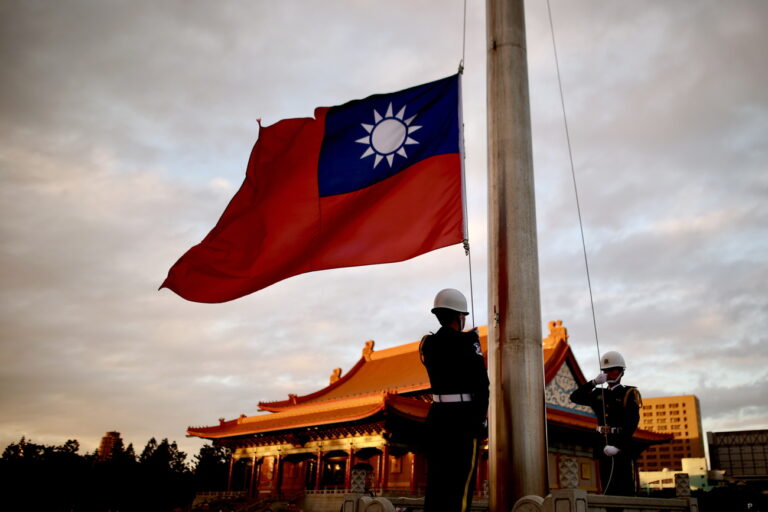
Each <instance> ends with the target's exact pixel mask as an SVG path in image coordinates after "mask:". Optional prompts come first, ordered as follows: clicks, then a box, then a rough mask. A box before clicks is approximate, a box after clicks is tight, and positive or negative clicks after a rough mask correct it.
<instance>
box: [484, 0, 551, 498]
mask: <svg viewBox="0 0 768 512" xmlns="http://www.w3.org/2000/svg"><path fill="white" fill-rule="evenodd" d="M524 16H525V15H524V6H523V0H487V1H486V19H487V21H486V23H487V35H486V37H487V52H488V53H487V92H488V95H487V96H488V99H487V102H488V113H487V116H488V236H489V241H488V246H489V248H488V254H489V256H488V259H489V269H488V270H489V286H488V293H489V297H488V299H489V300H488V308H489V311H488V319H489V338H488V340H489V350H488V353H489V375H490V378H491V406H490V420H491V421H490V424H489V430H490V432H489V434H490V448H489V463H490V476H489V478H490V486H491V496H490V510H491V511H493V512H507V511H509V510H511V509H512V507H513V505H514V503H515V501H517V500H518V499H519V498H521V497H523V496H526V495H531V494H534V495H538V496H546V494H547V492H548V483H547V430H546V409H545V405H544V363H543V355H542V346H541V309H540V303H539V269H538V249H537V242H536V206H535V197H534V181H533V156H532V145H531V120H530V106H529V97H528V69H527V60H526V59H527V56H526V40H525V17H524Z"/></svg>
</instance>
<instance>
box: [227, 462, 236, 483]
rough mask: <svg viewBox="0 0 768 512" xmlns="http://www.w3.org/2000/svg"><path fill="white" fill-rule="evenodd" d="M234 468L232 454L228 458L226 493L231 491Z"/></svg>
mask: <svg viewBox="0 0 768 512" xmlns="http://www.w3.org/2000/svg"><path fill="white" fill-rule="evenodd" d="M234 466H235V457H234V454H233V455H230V456H229V473H228V474H227V492H231V491H232V470H233V468H234Z"/></svg>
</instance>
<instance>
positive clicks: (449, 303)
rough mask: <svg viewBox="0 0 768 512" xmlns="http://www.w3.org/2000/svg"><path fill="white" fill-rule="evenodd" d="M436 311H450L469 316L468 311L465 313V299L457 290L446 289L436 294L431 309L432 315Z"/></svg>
mask: <svg viewBox="0 0 768 512" xmlns="http://www.w3.org/2000/svg"><path fill="white" fill-rule="evenodd" d="M438 309H450V310H451V311H456V312H457V313H461V314H462V315H468V314H469V311H467V299H466V297H464V294H463V293H461V292H460V291H459V290H455V289H453V288H446V289H445V290H440V291H439V292H437V295H435V306H434V307H433V308H432V312H433V313H434V312H435V311H436V310H438Z"/></svg>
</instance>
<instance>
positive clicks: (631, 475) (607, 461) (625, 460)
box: [598, 451, 636, 496]
mask: <svg viewBox="0 0 768 512" xmlns="http://www.w3.org/2000/svg"><path fill="white" fill-rule="evenodd" d="M598 459H599V462H600V480H601V483H602V486H603V489H604V490H603V494H610V495H613V496H634V495H635V493H636V491H635V460H634V458H633V457H631V456H629V455H626V454H624V452H623V451H621V452H619V453H618V454H617V455H614V456H613V457H608V456H607V455H605V454H603V453H600V454H599V456H598Z"/></svg>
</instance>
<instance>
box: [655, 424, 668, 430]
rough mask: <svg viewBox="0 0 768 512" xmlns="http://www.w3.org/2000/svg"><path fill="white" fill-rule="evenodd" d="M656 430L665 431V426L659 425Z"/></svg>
mask: <svg viewBox="0 0 768 512" xmlns="http://www.w3.org/2000/svg"><path fill="white" fill-rule="evenodd" d="M657 428H658V429H659V430H667V426H666V425H659V426H658V427H657Z"/></svg>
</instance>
